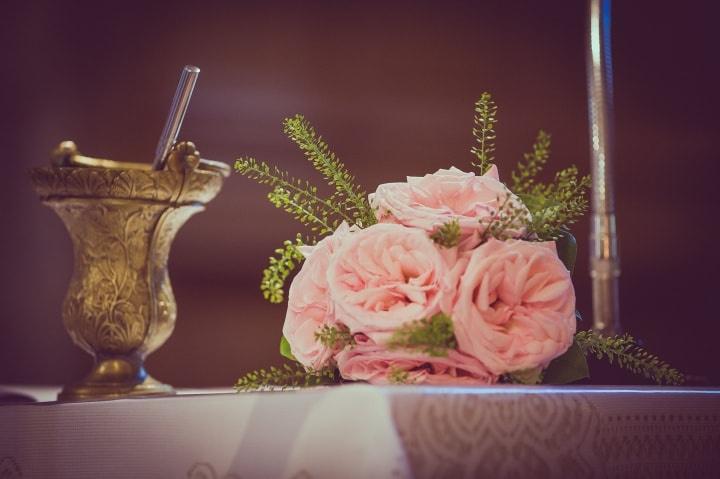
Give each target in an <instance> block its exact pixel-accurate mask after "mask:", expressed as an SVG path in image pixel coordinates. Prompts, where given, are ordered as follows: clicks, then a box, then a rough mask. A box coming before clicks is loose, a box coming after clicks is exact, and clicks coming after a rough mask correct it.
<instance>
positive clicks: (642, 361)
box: [575, 331, 685, 385]
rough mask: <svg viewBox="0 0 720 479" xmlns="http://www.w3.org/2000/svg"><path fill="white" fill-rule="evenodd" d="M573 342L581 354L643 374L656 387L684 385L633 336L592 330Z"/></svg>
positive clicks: (671, 370) (576, 337) (675, 374)
mask: <svg viewBox="0 0 720 479" xmlns="http://www.w3.org/2000/svg"><path fill="white" fill-rule="evenodd" d="M575 340H576V341H577V343H578V345H579V346H580V349H581V350H582V352H583V353H584V354H585V355H587V354H594V355H595V356H596V357H597V358H598V359H603V358H606V359H607V360H608V361H609V362H610V364H613V363H617V365H618V366H620V367H621V368H624V369H627V370H629V371H632V372H633V373H635V374H639V375H642V376H644V377H646V378H648V379H650V380H652V381H655V382H656V383H657V384H669V385H678V384H682V383H684V382H685V376H684V375H683V374H682V373H681V372H679V371H678V370H677V369H674V368H672V367H671V366H670V365H669V364H668V363H666V362H665V361H662V360H661V359H660V358H658V357H657V356H655V355H653V354H651V353H649V352H648V351H646V350H645V349H643V348H641V347H640V346H638V344H637V343H636V342H635V339H633V337H632V336H630V335H628V334H624V335H622V336H604V335H602V334H600V333H596V332H594V331H580V332H578V333H577V334H576V335H575Z"/></svg>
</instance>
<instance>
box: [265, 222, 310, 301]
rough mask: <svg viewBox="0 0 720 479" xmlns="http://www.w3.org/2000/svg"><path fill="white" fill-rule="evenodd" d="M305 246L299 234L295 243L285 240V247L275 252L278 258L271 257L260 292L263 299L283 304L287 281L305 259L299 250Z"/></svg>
mask: <svg viewBox="0 0 720 479" xmlns="http://www.w3.org/2000/svg"><path fill="white" fill-rule="evenodd" d="M303 245H304V243H303V241H302V236H301V235H300V234H298V235H297V237H296V238H295V242H294V243H293V242H292V241H290V240H285V242H284V243H283V247H282V248H278V249H276V250H275V253H276V256H271V257H270V260H269V261H270V264H269V265H268V266H267V268H265V270H264V271H263V277H262V281H260V290H261V291H262V293H263V297H264V298H265V299H267V300H268V301H270V302H271V303H282V301H283V298H284V297H285V291H284V287H285V280H286V279H287V277H288V276H289V275H290V273H292V271H293V270H294V269H295V267H296V266H297V265H298V264H299V263H300V262H301V261H302V260H303V259H304V257H303V255H302V253H301V252H300V250H299V247H300V246H303Z"/></svg>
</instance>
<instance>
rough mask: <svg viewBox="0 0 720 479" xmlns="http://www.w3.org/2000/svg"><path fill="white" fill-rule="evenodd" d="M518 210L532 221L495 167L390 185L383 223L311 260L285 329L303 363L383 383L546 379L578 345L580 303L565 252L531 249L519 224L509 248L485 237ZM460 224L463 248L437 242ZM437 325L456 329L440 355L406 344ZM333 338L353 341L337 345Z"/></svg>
mask: <svg viewBox="0 0 720 479" xmlns="http://www.w3.org/2000/svg"><path fill="white" fill-rule="evenodd" d="M508 202H509V203H510V204H511V205H512V207H513V209H514V210H515V211H521V212H522V211H524V212H526V214H527V216H529V212H527V209H526V208H525V206H524V205H523V204H522V202H521V200H520V199H519V198H518V197H517V196H515V195H514V194H513V193H512V192H510V190H508V189H507V187H505V185H504V184H503V183H501V182H500V180H499V178H498V175H497V169H496V168H495V167H492V168H491V169H490V170H489V171H488V172H487V173H486V174H485V175H482V176H476V175H475V174H473V173H465V172H463V171H460V170H458V169H457V168H451V169H449V170H438V171H437V172H436V173H434V174H430V175H426V176H424V177H409V178H408V179H407V182H405V183H388V184H383V185H380V186H379V187H378V188H377V191H376V192H375V193H373V194H371V195H370V204H371V206H372V207H373V208H374V210H375V212H376V215H377V219H378V223H377V224H375V225H372V226H369V227H367V228H364V229H360V228H349V227H348V226H347V225H346V224H343V225H341V227H340V228H338V230H337V231H336V232H335V233H334V234H332V235H329V236H327V237H325V238H323V239H322V240H321V241H320V242H319V243H318V244H317V245H316V246H314V247H313V248H309V249H307V250H306V251H303V253H304V254H305V256H306V260H305V263H304V264H303V267H302V269H301V270H300V272H299V273H298V274H297V276H296V277H295V279H294V281H293V283H292V285H291V287H290V293H289V299H288V309H287V316H286V319H285V325H284V327H283V334H284V335H285V338H286V339H287V341H288V343H289V344H290V348H291V351H292V354H293V355H294V357H295V359H297V360H298V361H299V362H300V363H302V364H303V365H304V366H306V367H308V368H311V369H313V370H319V369H323V368H327V367H331V368H337V369H338V370H339V372H340V375H341V376H342V377H343V378H344V379H347V380H361V381H368V382H370V383H376V384H384V383H392V382H405V383H413V384H420V383H425V384H491V383H494V382H496V381H497V380H498V379H499V378H500V377H501V376H502V375H504V374H509V373H513V372H519V371H527V370H537V369H543V368H546V367H547V366H548V364H549V363H550V361H552V360H553V359H554V358H556V357H558V356H560V355H562V354H563V353H564V352H565V351H566V350H567V349H568V348H569V347H570V345H571V344H572V341H573V335H574V333H575V326H576V325H575V293H574V290H573V285H572V281H571V279H570V273H569V272H568V270H567V269H566V268H565V266H564V265H563V263H562V261H560V259H559V258H558V255H557V252H556V250H555V244H554V243H552V242H538V241H529V240H528V239H527V238H525V236H526V233H527V231H526V228H525V226H524V224H523V223H522V222H520V221H518V222H512V221H511V222H510V223H509V224H508V225H507V228H506V231H505V233H506V237H507V238H509V239H506V240H504V241H501V240H498V239H495V238H492V237H491V236H489V235H488V234H486V233H487V232H486V231H485V230H486V228H487V225H488V224H489V223H490V222H491V221H492V220H493V219H495V220H501V219H503V214H504V210H503V208H502V205H503V204H507V203H508ZM449 221H453V222H457V224H458V226H459V238H458V241H457V244H456V245H455V246H452V247H446V246H442V245H440V244H437V243H435V242H434V241H433V239H432V238H431V235H432V234H433V233H434V232H435V231H437V229H438V228H440V227H441V226H443V225H445V224H447V223H448V222H449ZM433 318H444V320H445V321H447V323H448V328H449V332H447V333H446V336H443V338H444V340H446V344H444V345H440V346H442V347H441V348H440V349H439V350H438V348H435V349H426V348H423V347H422V345H420V346H418V345H417V344H409V343H408V344H403V343H402V342H399V339H398V338H399V337H400V338H401V337H402V336H398V335H399V334H401V333H402V331H404V330H405V331H407V329H408V328H409V327H410V328H412V327H414V326H416V325H422V324H425V325H427V324H428V323H427V321H431V320H433ZM423 321H425V323H423ZM323 328H325V329H326V330H327V329H328V328H331V329H334V330H336V331H337V332H339V333H342V337H343V338H345V340H344V341H340V340H338V341H337V342H334V343H332V344H330V343H328V341H327V340H323V337H322V335H321V334H320V333H321V331H322V330H323ZM348 338H349V339H348ZM436 346H437V345H436Z"/></svg>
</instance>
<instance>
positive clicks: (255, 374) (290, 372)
mask: <svg viewBox="0 0 720 479" xmlns="http://www.w3.org/2000/svg"><path fill="white" fill-rule="evenodd" d="M334 379H335V373H334V371H333V370H331V369H323V370H320V371H315V370H313V369H305V368H304V367H302V366H301V365H299V364H294V365H293V366H290V365H289V364H284V365H283V366H282V367H279V368H276V367H274V366H273V367H271V368H270V369H258V370H256V371H252V372H249V373H247V374H246V375H245V376H243V377H241V378H240V379H238V380H237V382H236V383H235V390H236V391H238V392H242V391H252V390H258V389H268V388H278V389H287V388H302V387H310V386H318V385H320V384H329V383H332V382H333V381H334Z"/></svg>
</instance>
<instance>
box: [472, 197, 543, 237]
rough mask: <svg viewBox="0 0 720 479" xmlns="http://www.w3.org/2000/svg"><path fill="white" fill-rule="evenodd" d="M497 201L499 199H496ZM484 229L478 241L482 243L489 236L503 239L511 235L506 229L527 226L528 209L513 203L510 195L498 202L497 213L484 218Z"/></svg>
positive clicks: (528, 221) (528, 223) (529, 220)
mask: <svg viewBox="0 0 720 479" xmlns="http://www.w3.org/2000/svg"><path fill="white" fill-rule="evenodd" d="M498 201H499V199H498ZM486 221H487V224H485V225H484V226H485V229H484V230H483V234H482V236H481V237H480V242H481V243H484V242H485V241H487V240H488V239H489V238H495V239H497V240H500V241H505V240H507V239H510V238H512V237H513V234H511V233H510V232H509V231H508V230H510V229H511V228H518V227H528V225H530V222H531V218H530V216H528V211H527V210H526V209H525V208H523V206H522V205H519V204H515V202H513V201H512V197H511V196H510V195H507V196H505V199H503V200H502V203H500V207H499V208H498V211H497V213H496V214H495V215H494V216H492V217H491V218H490V219H489V220H486Z"/></svg>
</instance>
